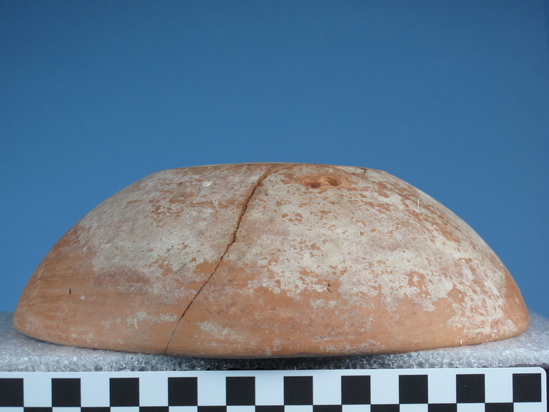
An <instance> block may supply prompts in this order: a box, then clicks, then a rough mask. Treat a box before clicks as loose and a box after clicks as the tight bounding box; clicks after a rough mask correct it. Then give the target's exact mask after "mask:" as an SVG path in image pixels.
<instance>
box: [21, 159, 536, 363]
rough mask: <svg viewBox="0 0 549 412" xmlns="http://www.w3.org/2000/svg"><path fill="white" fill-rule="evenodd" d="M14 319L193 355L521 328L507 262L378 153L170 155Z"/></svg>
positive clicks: (78, 231)
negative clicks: (299, 159) (178, 158)
mask: <svg viewBox="0 0 549 412" xmlns="http://www.w3.org/2000/svg"><path fill="white" fill-rule="evenodd" d="M14 324H15V326H16V328H17V329H18V330H19V331H21V332H23V333H25V334H27V335H30V336H33V337H35V338H38V339H41V340H45V341H50V342H55V343H59V344H64V345H77V346H83V347H90V348H99V349H113V350H120V351H131V352H146V353H166V354H175V355H189V356H204V357H270V356H272V357H290V356H324V355H352V354H372V353H391V352H407V351H415V350H422V349H430V348H439V347H446V346H457V345H469V344H476V343H480V342H485V341H490V340H496V339H502V338H507V337H510V336H514V335H517V334H519V333H521V332H523V331H524V330H525V329H526V328H527V326H528V314H527V310H526V307H525V304H524V302H523V300H522V297H521V295H520V292H519V290H518V288H517V286H516V284H515V282H514V281H513V279H512V277H511V276H510V274H509V272H508V271H507V270H506V268H505V267H504V265H503V264H502V262H501V261H500V260H499V259H498V257H497V256H496V255H495V253H494V252H493V251H492V250H491V249H490V248H489V247H488V246H487V245H486V243H485V242H484V241H483V240H482V239H481V238H480V237H479V236H478V235H477V234H476V233H475V232H474V231H473V230H472V229H471V228H470V227H469V226H468V225H467V224H466V223H464V222H463V221H462V220H461V219H459V218H458V217H457V216H456V215H454V214H453V213H452V212H450V211H449V210H448V209H447V208H445V207H444V206H442V205H441V204H440V203H438V202H437V201H435V200H434V199H432V198H431V197H429V196H428V195H426V194H425V193H423V192H421V191H420V190H418V189H416V188H414V187H413V186H411V185H409V184H407V183H405V182H403V181H402V180H399V179H397V178H396V177H394V176H392V175H390V174H388V173H385V172H382V171H379V170H373V169H363V168H356V167H340V166H324V165H308V164H239V165H219V166H204V167H191V168H183V169H172V170H166V171H162V172H158V173H155V174H153V175H150V176H148V177H146V178H144V179H142V180H140V181H138V182H136V183H135V184H133V185H131V186H129V187H127V188H126V189H124V190H122V191H121V192H119V193H116V194H115V195H114V196H112V197H110V198H109V199H107V200H105V201H104V202H103V203H101V204H100V205H99V206H97V207H96V208H95V209H93V210H92V211H91V212H90V213H89V214H88V215H86V216H85V217H84V218H83V219H82V220H80V221H79V222H78V223H77V224H76V225H75V226H74V227H73V228H72V229H71V230H69V232H68V233H67V234H65V235H64V236H63V237H62V238H61V239H60V240H59V242H58V243H57V244H56V245H55V246H54V247H53V249H52V250H51V251H50V252H49V253H48V255H47V256H46V257H45V259H44V260H43V262H42V263H41V264H40V266H39V267H38V268H37V270H36V272H35V273H34V275H33V276H32V278H31V279H30V281H29V283H28V284H27V286H26V288H25V290H24V292H23V294H22V296H21V299H20V301H19V304H18V307H17V310H16V313H15V317H14Z"/></svg>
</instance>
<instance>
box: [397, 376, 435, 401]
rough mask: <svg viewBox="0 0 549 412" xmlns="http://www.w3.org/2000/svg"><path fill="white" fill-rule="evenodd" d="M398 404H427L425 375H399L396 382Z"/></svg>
mask: <svg viewBox="0 0 549 412" xmlns="http://www.w3.org/2000/svg"><path fill="white" fill-rule="evenodd" d="M398 390H399V400H400V403H401V404H402V403H427V402H428V398H429V396H428V393H427V375H400V376H399V382H398Z"/></svg>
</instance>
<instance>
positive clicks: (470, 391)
mask: <svg viewBox="0 0 549 412" xmlns="http://www.w3.org/2000/svg"><path fill="white" fill-rule="evenodd" d="M456 399H457V402H458V403H484V374H471V375H465V374H464V375H456Z"/></svg>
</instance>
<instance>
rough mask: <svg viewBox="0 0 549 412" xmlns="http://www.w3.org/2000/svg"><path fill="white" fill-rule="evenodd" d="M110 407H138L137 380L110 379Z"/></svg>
mask: <svg viewBox="0 0 549 412" xmlns="http://www.w3.org/2000/svg"><path fill="white" fill-rule="evenodd" d="M110 392H111V405H110V406H139V378H111V379H110Z"/></svg>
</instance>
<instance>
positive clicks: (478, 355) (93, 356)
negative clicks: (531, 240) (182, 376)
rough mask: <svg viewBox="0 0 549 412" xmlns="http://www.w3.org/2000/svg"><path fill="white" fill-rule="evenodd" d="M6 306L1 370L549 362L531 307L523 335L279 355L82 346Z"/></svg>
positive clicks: (541, 324) (546, 333) (547, 332)
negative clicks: (403, 348) (21, 323)
mask: <svg viewBox="0 0 549 412" xmlns="http://www.w3.org/2000/svg"><path fill="white" fill-rule="evenodd" d="M12 318H13V314H12V313H9V312H0V371H6V372H11V371H14V372H15V371H17V372H27V371H28V372H70V371H77V372H87V371H180V370H182V371H184V370H227V369H240V370H245V369H252V370H256V369H359V368H365V369H378V368H456V367H463V368H479V367H507V366H544V367H547V366H549V319H546V318H544V317H542V316H540V315H538V314H536V313H530V327H529V329H528V330H527V331H526V332H525V333H523V334H522V335H520V336H517V337H514V338H510V339H505V340H501V341H497V342H488V343H483V344H480V345H474V346H461V347H455V348H445V349H437V350H428V351H421V352H410V353H402V354H392V355H369V356H342V357H324V358H322V357H320V358H291V359H287V358H278V359H277V358H275V359H203V358H186V357H176V356H161V355H146V354H135V353H125V352H113V351H105V350H94V349H82V348H75V347H70V346H60V345H54V344H51V343H46V342H41V341H38V340H36V339H32V338H29V337H27V336H24V335H22V334H20V333H19V332H17V331H16V330H15V329H14V327H13V325H12Z"/></svg>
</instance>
